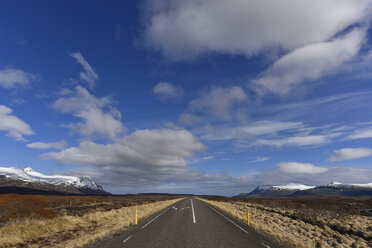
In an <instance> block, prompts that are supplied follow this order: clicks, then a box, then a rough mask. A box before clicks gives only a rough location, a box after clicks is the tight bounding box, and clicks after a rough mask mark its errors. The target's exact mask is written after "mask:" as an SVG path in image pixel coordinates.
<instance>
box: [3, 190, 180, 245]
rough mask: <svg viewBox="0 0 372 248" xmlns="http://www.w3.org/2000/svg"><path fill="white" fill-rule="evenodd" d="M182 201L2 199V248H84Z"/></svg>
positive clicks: (151, 198)
mask: <svg viewBox="0 0 372 248" xmlns="http://www.w3.org/2000/svg"><path fill="white" fill-rule="evenodd" d="M178 200H179V199H175V197H174V196H173V197H171V196H137V197H135V196H132V197H110V196H109V197H107V196H106V197H82V196H73V197H72V196H66V197H64V196H18V195H1V196H0V220H1V224H2V226H1V227H0V247H31V248H32V247H81V246H83V245H86V244H88V243H90V242H92V241H94V240H97V239H100V238H103V237H105V236H107V235H110V234H113V233H115V232H117V231H120V230H124V229H125V228H127V227H129V226H130V225H133V224H134V222H135V213H136V210H137V211H138V217H139V218H140V219H141V218H146V217H147V216H149V215H151V214H153V213H155V212H158V211H160V210H162V209H164V208H166V207H168V206H169V205H171V204H173V203H175V202H176V201H178Z"/></svg>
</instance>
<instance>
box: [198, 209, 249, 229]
mask: <svg viewBox="0 0 372 248" xmlns="http://www.w3.org/2000/svg"><path fill="white" fill-rule="evenodd" d="M205 205H206V206H208V207H209V208H210V209H213V210H214V211H215V212H216V213H218V214H220V215H221V216H223V217H224V218H225V219H227V220H228V221H230V222H231V223H233V224H234V225H235V226H236V227H238V228H239V229H240V230H242V231H243V232H245V233H248V232H247V231H246V230H244V229H243V228H241V227H240V226H239V225H238V224H236V223H235V222H234V221H232V220H230V219H229V218H227V217H226V216H225V215H223V214H222V213H221V212H220V211H218V210H216V209H214V208H213V207H211V206H209V205H208V204H205Z"/></svg>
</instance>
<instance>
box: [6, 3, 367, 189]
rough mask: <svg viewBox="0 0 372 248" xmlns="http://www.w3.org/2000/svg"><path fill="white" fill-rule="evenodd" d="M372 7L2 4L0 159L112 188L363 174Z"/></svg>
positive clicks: (358, 179) (224, 185) (348, 179)
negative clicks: (75, 176)
mask: <svg viewBox="0 0 372 248" xmlns="http://www.w3.org/2000/svg"><path fill="white" fill-rule="evenodd" d="M371 7H372V2H371V1H368V0H365V1H354V0H341V1H340V0H329V1H323V0H322V1H321V0H319V1H311V2H309V1H298V0H296V1H293V0H283V1H281V2H280V4H278V2H277V1H274V0H270V1H267V2H265V3H263V2H262V1H240V0H234V1H222V0H217V1H215V0H213V1H212V0H204V1H196V0H188V1H172V0H161V1H138V2H137V1H105V2H103V1H89V2H86V1H37V2H35V1H33V2H30V1H4V2H3V3H2V8H1V10H0V49H1V50H0V51H1V56H0V150H1V156H0V166H3V167H7V166H19V167H21V168H24V167H28V166H31V167H32V168H33V169H34V170H37V171H39V172H42V173H45V174H53V173H62V174H72V175H79V176H89V177H91V178H92V179H94V180H95V181H97V182H98V183H99V184H102V185H103V186H104V188H105V189H107V190H109V191H111V192H114V193H136V192H154V191H156V192H178V193H182V192H184V193H204V194H222V195H234V194H238V193H241V192H248V191H250V190H252V189H253V188H254V187H255V186H256V185H258V184H268V185H279V184H287V183H290V182H295V183H303V184H307V185H319V184H325V183H329V182H331V181H341V182H344V183H368V182H371V178H372V168H371V162H372V142H371V141H372V112H371V107H370V102H371V99H372V86H371V82H372V81H371V80H372V72H371V69H372V47H371V44H372V29H371V18H370V17H371V10H372V9H371Z"/></svg>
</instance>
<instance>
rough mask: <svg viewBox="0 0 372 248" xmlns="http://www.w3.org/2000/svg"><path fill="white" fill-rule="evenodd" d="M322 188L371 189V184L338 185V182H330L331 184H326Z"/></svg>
mask: <svg viewBox="0 0 372 248" xmlns="http://www.w3.org/2000/svg"><path fill="white" fill-rule="evenodd" d="M324 186H331V187H332V186H333V187H363V188H372V183H339V182H331V183H329V184H326V185H324Z"/></svg>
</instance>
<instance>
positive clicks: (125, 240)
mask: <svg viewBox="0 0 372 248" xmlns="http://www.w3.org/2000/svg"><path fill="white" fill-rule="evenodd" d="M131 237H133V236H132V235H130V236H129V237H128V238H126V239H124V240H123V243H125V242H127V241H128V240H130V238H131Z"/></svg>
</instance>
